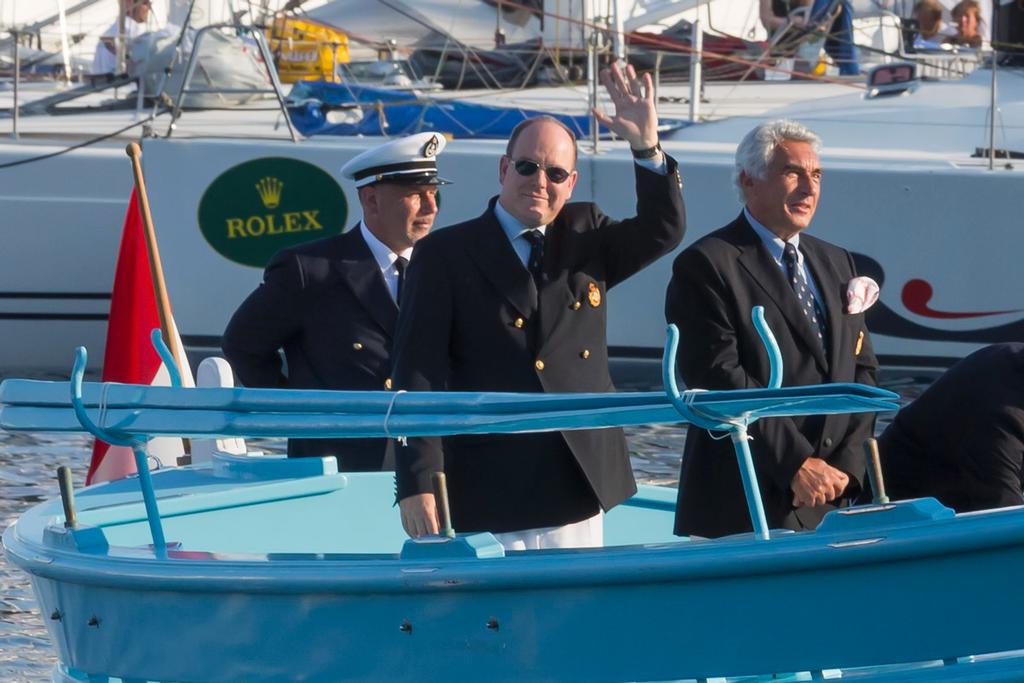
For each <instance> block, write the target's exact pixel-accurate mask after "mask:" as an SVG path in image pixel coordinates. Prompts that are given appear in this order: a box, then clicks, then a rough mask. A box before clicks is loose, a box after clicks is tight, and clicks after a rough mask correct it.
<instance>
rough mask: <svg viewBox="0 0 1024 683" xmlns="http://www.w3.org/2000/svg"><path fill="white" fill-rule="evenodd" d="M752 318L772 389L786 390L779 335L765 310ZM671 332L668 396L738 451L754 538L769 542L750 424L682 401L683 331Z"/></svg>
mask: <svg viewBox="0 0 1024 683" xmlns="http://www.w3.org/2000/svg"><path fill="white" fill-rule="evenodd" d="M751 318H752V319H753V322H754V328H755V329H756V330H757V334H758V336H760V337H761V342H762V343H763V344H764V347H765V351H766V352H767V353H768V364H769V368H770V371H769V377H768V388H769V389H778V388H780V387H781V386H782V353H781V351H779V345H778V342H776V341H775V335H774V334H772V331H771V328H770V327H768V323H767V321H766V320H765V318H764V307H763V306H755V307H754V308H753V310H752V311H751ZM667 332H668V338H667V339H666V341H665V353H664V355H663V356H662V362H661V373H662V382H663V383H664V385H665V392H666V393H667V394H668V397H669V400H670V401H672V404H673V405H674V406H675V407H676V410H678V411H679V414H680V415H681V416H682V417H683V418H685V419H686V420H687V421H688V422H690V423H691V424H692V425H693V426H695V427H701V428H703V429H707V430H709V431H718V432H727V433H728V434H729V438H730V439H731V440H732V445H733V450H735V451H736V464H737V465H739V469H740V478H741V479H742V480H743V495H744V497H745V498H746V501H747V510H748V511H749V512H750V524H751V528H753V530H754V536H755V537H756V538H757V539H759V540H762V541H767V540H768V539H769V538H771V534H770V532H769V530H768V521H767V519H766V518H765V515H764V502H763V501H762V499H761V487H760V485H759V484H758V481H757V472H756V471H755V470H754V458H753V456H752V455H751V453H750V445H749V444H748V443H747V442H748V441H749V440H750V437H749V435H748V434H747V422H746V421H744V420H740V419H736V420H734V421H731V422H717V421H713V420H711V419H709V418H708V417H707V416H703V415H700V414H699V413H698V411H696V410H695V409H694V408H693V407H692V406H691V405H690V403H689V402H688V401H686V400H685V399H684V398H683V397H682V395H681V394H680V392H679V388H678V386H677V383H676V350H677V349H678V347H679V329H678V328H677V327H676V326H675V325H669V326H668V331H667ZM691 391H692V390H691Z"/></svg>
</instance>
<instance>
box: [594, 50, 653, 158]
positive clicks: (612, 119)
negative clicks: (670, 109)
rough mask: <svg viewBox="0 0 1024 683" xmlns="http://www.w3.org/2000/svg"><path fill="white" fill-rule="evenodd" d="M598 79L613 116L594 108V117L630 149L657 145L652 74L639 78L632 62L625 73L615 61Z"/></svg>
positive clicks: (602, 71) (603, 70)
mask: <svg viewBox="0 0 1024 683" xmlns="http://www.w3.org/2000/svg"><path fill="white" fill-rule="evenodd" d="M601 82H602V83H604V87H605V89H606V90H607V91H608V95H609V96H610V97H611V98H612V103H613V104H614V105H615V115H614V116H608V115H607V114H605V113H604V112H602V111H599V110H597V109H594V116H596V117H597V120H598V121H600V122H601V123H602V124H603V125H605V126H607V127H608V128H609V129H610V130H611V131H612V132H613V133H615V134H616V135H618V136H619V137H620V138H622V139H623V140H625V141H627V142H628V143H629V146H630V147H632V148H633V149H648V148H650V147H654V146H655V145H657V144H658V112H657V109H656V108H655V106H654V84H653V83H652V82H651V75H650V74H644V76H643V78H638V77H637V75H636V71H635V70H634V69H633V67H632V65H627V66H626V70H625V73H623V71H622V69H620V68H619V65H618V64H612V67H611V69H602V70H601Z"/></svg>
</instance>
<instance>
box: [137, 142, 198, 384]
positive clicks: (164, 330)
mask: <svg viewBox="0 0 1024 683" xmlns="http://www.w3.org/2000/svg"><path fill="white" fill-rule="evenodd" d="M126 151H127V152H128V156H129V157H130V158H131V160H132V171H133V172H134V173H135V189H136V193H135V194H136V196H137V197H138V200H139V211H140V213H141V214H142V226H143V231H144V232H145V235H146V254H147V255H148V256H149V272H150V275H152V277H153V289H154V291H155V292H156V305H157V311H158V313H159V315H160V333H161V334H162V335H163V338H164V343H165V344H167V348H168V349H170V351H171V355H173V356H174V364H175V365H176V366H178V374H179V375H181V376H182V377H184V374H183V373H182V372H181V370H182V368H181V363H180V358H181V349H180V348H178V339H177V336H176V335H173V334H171V321H172V320H173V314H172V313H171V299H170V297H169V296H168V295H167V283H166V281H165V280H164V268H163V265H161V263H160V249H159V248H158V247H157V244H156V230H155V229H154V228H153V214H152V213H151V212H150V210H149V195H148V194H147V193H146V180H145V178H144V177H143V175H142V148H141V147H139V144H138V143H137V142H130V143H128V148H127V150H126Z"/></svg>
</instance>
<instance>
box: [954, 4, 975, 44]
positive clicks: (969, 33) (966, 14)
mask: <svg viewBox="0 0 1024 683" xmlns="http://www.w3.org/2000/svg"><path fill="white" fill-rule="evenodd" d="M953 21H954V22H956V33H955V34H954V35H952V36H951V37H950V38H949V39H948V40H947V42H948V43H949V44H951V45H962V46H964V47H973V48H978V47H981V42H982V38H981V34H980V33H979V32H978V28H979V26H980V25H981V3H979V2H978V0H962V2H958V3H957V4H956V5H955V6H954V7H953Z"/></svg>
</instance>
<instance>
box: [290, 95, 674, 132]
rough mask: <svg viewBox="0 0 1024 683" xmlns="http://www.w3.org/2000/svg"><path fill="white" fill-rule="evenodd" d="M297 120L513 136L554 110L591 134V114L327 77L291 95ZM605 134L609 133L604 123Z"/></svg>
mask: <svg viewBox="0 0 1024 683" xmlns="http://www.w3.org/2000/svg"><path fill="white" fill-rule="evenodd" d="M288 99H289V101H290V103H291V104H289V107H288V111H289V112H290V113H291V117H292V123H294V124H295V127H296V128H298V129H299V131H300V132H301V133H302V134H303V135H307V136H309V135H388V136H400V135H412V134H413V133H422V132H425V131H436V132H438V133H447V134H449V135H451V136H452V137H456V138H489V139H498V140H504V139H507V138H508V136H509V134H510V133H511V132H512V129H513V128H515V127H516V125H517V124H518V123H520V122H521V121H523V120H525V119H528V118H532V117H534V116H540V115H547V116H553V117H554V118H556V119H558V120H559V121H561V122H562V123H564V124H565V125H567V126H568V127H569V128H570V129H571V130H573V131H574V132H575V133H576V137H578V138H584V137H588V136H589V135H590V117H589V116H570V115H568V114H559V113H556V112H548V111H540V110H536V109H521V108H518V107H496V106H492V105H489V104H479V103H477V102H466V101H464V100H457V99H447V98H437V97H431V96H424V95H418V94H416V93H414V92H408V91H398V90H388V89H384V88H370V87H366V86H359V85H349V84H345V83H328V82H327V81H299V82H297V83H296V84H295V85H294V86H293V87H292V91H291V94H290V95H289V97H288ZM338 108H361V109H362V114H363V117H362V119H361V120H360V121H359V122H358V123H330V122H329V121H328V120H327V115H326V112H327V111H329V110H330V109H338ZM685 125H687V122H686V121H682V120H679V119H662V120H661V125H660V126H659V129H660V130H661V131H663V132H667V131H672V130H676V129H678V128H682V127H683V126H685ZM598 134H599V135H603V136H607V135H608V134H609V131H608V129H607V128H605V127H603V126H600V127H599V130H598Z"/></svg>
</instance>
